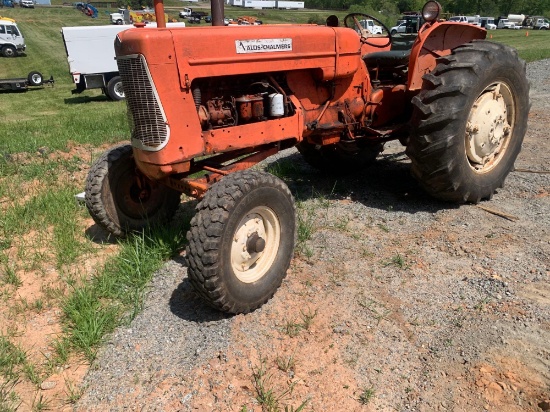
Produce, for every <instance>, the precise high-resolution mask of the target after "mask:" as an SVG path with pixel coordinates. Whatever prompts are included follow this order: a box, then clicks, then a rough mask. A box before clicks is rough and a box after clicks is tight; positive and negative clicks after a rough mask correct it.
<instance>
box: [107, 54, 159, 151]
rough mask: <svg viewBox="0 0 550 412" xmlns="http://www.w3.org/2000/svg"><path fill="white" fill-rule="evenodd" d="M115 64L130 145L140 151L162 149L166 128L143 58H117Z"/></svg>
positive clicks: (138, 56) (139, 56) (134, 56)
mask: <svg viewBox="0 0 550 412" xmlns="http://www.w3.org/2000/svg"><path fill="white" fill-rule="evenodd" d="M117 64H118V70H119V73H120V77H121V78H122V84H123V88H124V94H125V96H126V104H127V106H128V121H129V123H130V130H131V132H132V144H133V145H134V146H135V147H138V148H140V149H144V150H152V151H156V150H160V149H162V148H163V147H164V146H165V145H166V143H168V137H169V135H170V128H169V127H168V124H167V122H166V116H165V114H164V110H163V109H162V105H161V103H160V99H159V97H158V95H157V91H156V89H155V85H154V83H153V79H152V78H151V74H150V73H149V68H148V67H147V62H146V61H145V57H143V56H142V55H131V56H121V57H118V58H117Z"/></svg>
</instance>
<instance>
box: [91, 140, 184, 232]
mask: <svg viewBox="0 0 550 412" xmlns="http://www.w3.org/2000/svg"><path fill="white" fill-rule="evenodd" d="M180 199H181V194H180V193H179V192H177V191H175V190H173V189H170V188H168V187H167V186H163V185H161V184H159V183H157V182H154V181H152V180H150V179H148V178H147V177H146V176H144V175H142V174H141V173H140V172H139V171H138V170H137V166H136V163H135V161H134V157H133V154H132V146H130V145H121V146H116V147H113V148H111V149H109V150H107V151H106V152H105V153H104V154H103V155H102V156H101V157H100V158H99V159H98V160H97V161H96V162H95V163H94V164H93V166H92V168H91V169H90V172H89V173H88V177H87V179H86V192H85V200H86V207H87V208H88V211H89V212H90V215H91V216H92V218H93V219H94V221H95V222H96V223H97V224H98V225H99V226H101V227H103V228H104V229H105V230H107V231H108V232H109V233H111V234H112V235H114V236H117V237H123V236H125V235H126V234H127V233H129V232H137V231H141V230H143V229H145V228H147V227H152V226H156V225H160V224H163V223H166V222H167V221H168V220H170V219H171V218H172V217H173V216H174V214H175V213H176V210H177V208H178V206H179V204H180Z"/></svg>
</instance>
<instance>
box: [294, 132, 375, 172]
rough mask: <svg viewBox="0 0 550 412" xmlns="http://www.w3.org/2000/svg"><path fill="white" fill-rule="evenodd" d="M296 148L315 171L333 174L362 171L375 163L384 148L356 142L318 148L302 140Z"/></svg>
mask: <svg viewBox="0 0 550 412" xmlns="http://www.w3.org/2000/svg"><path fill="white" fill-rule="evenodd" d="M296 148H297V149H298V151H299V152H300V154H301V155H302V157H303V158H304V160H305V161H306V162H307V163H308V164H309V165H310V166H312V167H314V168H315V169H317V170H320V171H323V172H326V173H331V174H346V173H352V172H357V171H360V170H362V169H364V168H366V167H368V166H369V165H371V164H372V163H374V161H375V160H376V156H378V154H379V153H380V152H382V150H383V148H384V147H383V145H382V144H365V145H359V144H358V143H357V142H355V141H352V142H340V143H337V144H333V145H328V146H321V147H316V145H314V144H311V143H309V142H307V141H305V140H302V141H301V142H300V143H298V145H296Z"/></svg>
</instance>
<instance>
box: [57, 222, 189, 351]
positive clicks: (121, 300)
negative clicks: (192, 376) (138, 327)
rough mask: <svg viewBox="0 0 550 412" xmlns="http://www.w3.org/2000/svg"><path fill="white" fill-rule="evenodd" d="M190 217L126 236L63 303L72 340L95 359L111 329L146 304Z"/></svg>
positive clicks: (72, 344)
mask: <svg viewBox="0 0 550 412" xmlns="http://www.w3.org/2000/svg"><path fill="white" fill-rule="evenodd" d="M188 223H189V219H186V221H185V222H180V224H175V225H173V226H172V228H167V229H158V230H157V231H155V232H153V233H149V234H148V235H145V234H140V235H135V236H131V237H130V238H128V239H126V240H124V241H122V242H120V252H119V253H118V254H117V255H115V256H113V257H112V258H111V259H109V261H108V262H107V263H106V264H105V266H104V268H103V270H101V271H100V272H99V273H98V274H97V275H96V276H95V277H94V278H93V279H92V281H91V282H89V283H84V284H82V286H79V287H76V288H75V289H74V290H73V291H72V293H71V294H70V296H69V297H68V299H67V300H66V301H65V303H64V304H63V313H64V315H65V327H66V331H67V332H68V336H69V342H70V344H71V346H72V347H74V348H77V349H78V350H79V351H81V352H82V353H84V354H85V356H86V357H87V358H88V359H89V360H90V361H92V360H93V359H94V358H95V353H96V349H97V346H98V345H99V344H100V343H101V341H102V339H103V337H104V336H105V334H107V333H109V332H111V331H112V330H113V329H114V328H115V327H116V326H118V325H119V324H120V323H121V321H123V320H124V319H126V320H131V319H133V317H134V316H135V315H137V314H138V313H139V312H140V311H141V309H142V303H143V296H144V293H145V289H146V286H147V285H148V283H149V281H150V280H151V277H152V276H153V273H154V272H155V271H156V270H157V269H159V268H160V267H161V265H162V264H163V262H164V261H166V260H167V259H168V258H169V257H171V256H173V255H174V254H175V253H176V252H177V251H178V250H179V248H180V247H181V245H182V244H183V237H184V234H185V232H186V229H187V228H188Z"/></svg>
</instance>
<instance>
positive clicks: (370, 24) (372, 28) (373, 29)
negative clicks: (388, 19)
mask: <svg viewBox="0 0 550 412" xmlns="http://www.w3.org/2000/svg"><path fill="white" fill-rule="evenodd" d="M359 24H360V25H361V27H363V29H364V30H368V32H369V33H370V34H382V26H378V25H376V24H374V21H373V20H360V21H359Z"/></svg>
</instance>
